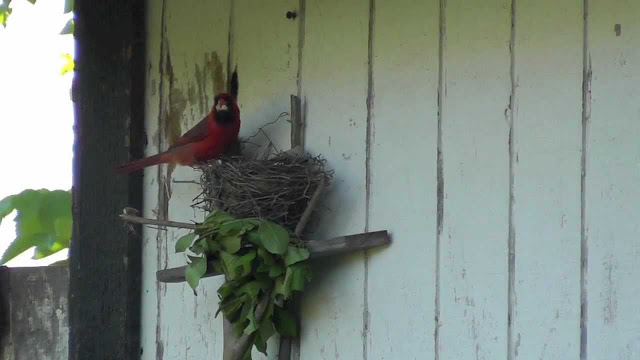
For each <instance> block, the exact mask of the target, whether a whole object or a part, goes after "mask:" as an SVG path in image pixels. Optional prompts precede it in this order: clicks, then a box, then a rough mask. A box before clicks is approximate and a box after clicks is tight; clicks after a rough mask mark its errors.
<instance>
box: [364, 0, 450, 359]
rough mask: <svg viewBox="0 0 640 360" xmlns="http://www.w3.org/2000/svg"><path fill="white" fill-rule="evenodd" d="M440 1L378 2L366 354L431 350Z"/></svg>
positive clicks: (407, 355)
mask: <svg viewBox="0 0 640 360" xmlns="http://www.w3.org/2000/svg"><path fill="white" fill-rule="evenodd" d="M438 27H439V1H437V0H430V1H416V0H402V1H395V2H389V1H376V7H375V22H374V29H373V30H374V33H373V67H372V71H373V74H372V75H373V79H374V81H373V83H374V88H373V95H374V98H373V99H372V100H373V107H372V110H373V111H372V120H371V132H370V138H369V142H370V148H371V152H370V166H371V170H370V174H371V176H370V179H369V181H370V186H371V189H370V194H371V195H370V208H369V231H376V230H380V229H387V230H389V232H390V233H391V234H392V236H393V244H392V245H391V246H389V247H386V248H384V249H380V250H373V251H369V252H368V254H369V255H368V256H369V266H368V271H369V276H368V294H366V296H367V298H368V304H369V317H370V320H369V335H368V339H367V344H366V346H367V353H368V354H367V355H368V357H367V358H368V359H413V358H416V356H418V354H420V355H419V356H418V357H420V358H425V359H429V358H433V356H434V355H433V354H434V342H433V333H434V329H435V326H434V324H435V323H434V318H433V315H434V297H435V276H434V274H435V237H436V150H437V144H436V142H437V133H438V130H437V112H438V104H437V89H438V61H439V58H438V41H439V36H438Z"/></svg>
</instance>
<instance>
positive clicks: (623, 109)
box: [585, 0, 640, 359]
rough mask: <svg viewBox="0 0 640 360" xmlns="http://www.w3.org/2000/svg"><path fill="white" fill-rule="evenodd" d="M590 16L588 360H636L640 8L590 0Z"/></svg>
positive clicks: (639, 332) (639, 335)
mask: <svg viewBox="0 0 640 360" xmlns="http://www.w3.org/2000/svg"><path fill="white" fill-rule="evenodd" d="M588 13H589V15H588V21H589V22H588V34H589V35H588V48H589V54H588V58H589V59H590V60H591V62H590V63H588V64H587V65H590V66H591V68H589V67H588V68H587V70H592V71H593V75H592V79H591V96H592V100H591V102H590V103H587V106H589V105H590V117H588V120H587V132H586V139H585V140H586V153H585V155H586V172H585V185H586V187H585V214H586V216H585V225H586V240H587V244H588V267H587V276H586V291H587V306H588V317H587V357H588V358H589V359H604V358H609V359H611V358H616V359H637V358H640V313H639V312H638V299H640V282H639V281H638V279H640V239H639V238H638V234H639V233H640V225H639V223H638V218H640V207H639V204H640V193H639V192H638V187H639V185H640V168H639V166H640V148H639V147H638V139H639V138H640V122H638V119H639V116H640V110H639V109H640V107H639V106H638V99H639V98H640V73H639V72H638V64H639V62H640V37H639V34H640V17H638V14H640V3H638V2H637V1H630V0H626V1H625V0H617V1H602V0H590V1H589V9H588ZM587 110H589V108H588V107H587ZM587 115H589V111H587Z"/></svg>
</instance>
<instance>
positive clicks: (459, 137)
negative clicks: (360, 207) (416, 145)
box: [438, 0, 511, 359]
mask: <svg viewBox="0 0 640 360" xmlns="http://www.w3.org/2000/svg"><path fill="white" fill-rule="evenodd" d="M444 16H445V29H444V30H445V34H446V35H445V37H444V54H443V64H444V69H443V72H444V74H443V75H444V79H443V80H444V83H443V87H444V89H446V91H445V93H444V96H443V97H442V158H443V168H442V172H443V181H444V193H443V198H444V201H443V220H442V233H441V236H440V239H439V241H440V264H441V266H440V269H438V271H439V276H440V304H441V309H440V320H441V328H440V330H439V339H438V341H439V346H440V348H439V358H440V359H483V358H484V359H500V358H504V353H505V349H506V348H507V332H506V331H505V324H506V323H507V308H508V306H507V299H508V296H507V287H508V286H507V284H508V282H507V280H508V270H507V268H508V266H507V260H508V241H507V240H508V237H509V189H510V188H509V130H510V123H511V116H510V115H511V109H510V106H511V104H510V99H511V78H510V67H511V56H510V50H509V44H510V39H511V0H487V1H484V2H483V6H469V3H468V2H465V1H462V0H448V1H447V6H446V11H445V14H444ZM470 24H473V25H472V26H471V25H470ZM471 79H473V81H469V80H471Z"/></svg>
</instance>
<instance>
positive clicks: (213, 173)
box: [198, 151, 333, 231]
mask: <svg viewBox="0 0 640 360" xmlns="http://www.w3.org/2000/svg"><path fill="white" fill-rule="evenodd" d="M324 165H325V160H324V159H322V158H321V157H320V156H315V157H314V156H311V155H310V154H308V153H303V154H300V153H299V152H298V153H296V152H291V151H289V152H279V153H276V154H275V156H272V157H270V158H254V159H247V158H243V157H241V156H228V157H223V158H220V159H217V160H213V161H210V162H208V163H206V164H203V165H200V166H199V168H200V170H201V171H202V176H201V179H200V184H201V186H202V189H203V192H202V195H201V196H200V197H199V199H198V204H201V205H203V207H204V208H205V209H206V210H207V211H212V210H214V209H221V210H223V211H225V212H227V213H229V214H230V215H232V216H234V217H236V218H253V217H257V218H262V219H266V220H270V221H273V222H276V223H278V224H280V225H282V226H284V227H286V228H288V229H289V230H291V231H293V230H294V229H295V226H296V224H297V223H298V220H300V218H301V216H302V213H303V212H304V210H305V209H306V207H307V204H308V203H309V200H310V199H311V197H312V196H313V194H314V193H315V191H316V190H317V188H318V185H319V183H320V181H321V179H323V178H324V179H325V184H327V185H328V184H329V183H330V180H331V178H332V177H333V171H327V170H326V169H325V167H324Z"/></svg>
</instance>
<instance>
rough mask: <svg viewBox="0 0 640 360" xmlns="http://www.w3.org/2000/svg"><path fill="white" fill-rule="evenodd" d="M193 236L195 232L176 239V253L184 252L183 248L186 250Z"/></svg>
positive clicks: (194, 236)
mask: <svg viewBox="0 0 640 360" xmlns="http://www.w3.org/2000/svg"><path fill="white" fill-rule="evenodd" d="M195 238H196V234H194V233H190V234H187V235H185V236H182V237H181V238H180V239H178V241H177V242H176V253H181V252H185V250H187V249H188V248H189V246H191V243H192V242H193V240H194V239H195Z"/></svg>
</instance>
